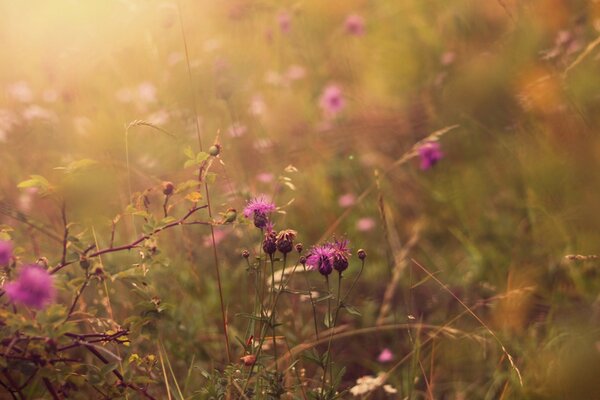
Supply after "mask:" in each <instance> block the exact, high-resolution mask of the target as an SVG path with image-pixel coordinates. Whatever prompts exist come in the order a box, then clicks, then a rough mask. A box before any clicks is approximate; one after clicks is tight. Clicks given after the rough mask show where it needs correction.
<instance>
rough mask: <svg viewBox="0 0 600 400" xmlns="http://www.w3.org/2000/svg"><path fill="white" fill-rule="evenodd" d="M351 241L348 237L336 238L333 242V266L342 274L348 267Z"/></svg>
mask: <svg viewBox="0 0 600 400" xmlns="http://www.w3.org/2000/svg"><path fill="white" fill-rule="evenodd" d="M349 243H350V242H349V241H348V240H347V239H343V240H334V242H333V243H331V248H332V249H333V268H334V269H335V270H336V271H338V272H339V273H340V274H341V273H342V272H344V271H345V270H346V269H347V268H348V257H350V251H349V249H348V244H349Z"/></svg>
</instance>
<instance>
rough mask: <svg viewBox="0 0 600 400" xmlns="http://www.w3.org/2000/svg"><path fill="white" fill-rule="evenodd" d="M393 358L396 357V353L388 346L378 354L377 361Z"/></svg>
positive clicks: (383, 361)
mask: <svg viewBox="0 0 600 400" xmlns="http://www.w3.org/2000/svg"><path fill="white" fill-rule="evenodd" d="M393 359H394V354H393V353H392V351H391V350H390V349H388V348H387V347H386V348H385V349H383V350H382V351H381V353H379V356H377V361H379V362H380V363H386V362H390V361H392V360H393Z"/></svg>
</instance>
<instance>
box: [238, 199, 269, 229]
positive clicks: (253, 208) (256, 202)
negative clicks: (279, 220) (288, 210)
mask: <svg viewBox="0 0 600 400" xmlns="http://www.w3.org/2000/svg"><path fill="white" fill-rule="evenodd" d="M275 209H276V207H275V204H273V203H272V202H270V201H268V200H267V199H266V198H265V197H264V196H259V197H256V198H254V199H252V200H250V201H249V202H248V204H246V208H244V217H246V218H251V217H252V218H253V219H254V226H256V227H257V228H260V229H263V228H267V225H268V222H269V214H271V213H272V212H273V211H275Z"/></svg>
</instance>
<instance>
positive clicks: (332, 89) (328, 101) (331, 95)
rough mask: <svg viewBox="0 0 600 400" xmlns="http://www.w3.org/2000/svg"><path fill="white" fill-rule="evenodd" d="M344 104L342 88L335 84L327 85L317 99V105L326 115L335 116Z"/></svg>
mask: <svg viewBox="0 0 600 400" xmlns="http://www.w3.org/2000/svg"><path fill="white" fill-rule="evenodd" d="M345 105H346V102H345V100H344V97H343V95H342V89H341V88H340V87H339V86H337V85H329V86H327V87H325V90H323V94H321V98H320V99H319V107H321V110H323V113H324V114H325V116H327V117H330V118H332V117H335V116H336V115H337V114H338V113H339V112H340V111H342V109H343V108H344V106H345Z"/></svg>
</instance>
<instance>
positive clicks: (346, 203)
mask: <svg viewBox="0 0 600 400" xmlns="http://www.w3.org/2000/svg"><path fill="white" fill-rule="evenodd" d="M355 203H356V196H355V195H354V194H352V193H346V194H344V195H341V196H340V197H339V198H338V204H339V205H340V207H344V208H347V207H350V206H353V205H354V204H355Z"/></svg>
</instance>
